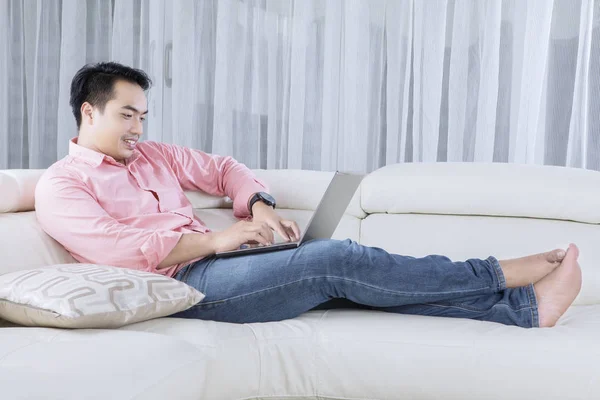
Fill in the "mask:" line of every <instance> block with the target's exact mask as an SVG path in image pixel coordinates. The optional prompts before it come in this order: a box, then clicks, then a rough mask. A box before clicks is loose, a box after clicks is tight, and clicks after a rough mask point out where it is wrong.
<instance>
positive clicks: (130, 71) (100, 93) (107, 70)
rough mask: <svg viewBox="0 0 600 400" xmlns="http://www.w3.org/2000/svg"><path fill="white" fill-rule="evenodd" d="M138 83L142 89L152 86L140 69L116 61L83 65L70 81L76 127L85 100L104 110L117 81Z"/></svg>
mask: <svg viewBox="0 0 600 400" xmlns="http://www.w3.org/2000/svg"><path fill="white" fill-rule="evenodd" d="M120 80H123V81H127V82H131V83H136V84H138V85H139V86H140V87H141V88H142V89H143V90H144V91H146V90H148V89H149V88H150V86H152V80H151V79H150V77H149V76H148V75H147V74H146V73H145V72H144V71H142V70H141V69H135V68H131V67H128V66H126V65H122V64H119V63H116V62H100V63H97V64H87V65H85V66H83V67H82V68H81V69H80V70H79V71H77V73H76V74H75V76H74V77H73V80H72V81H71V99H70V100H69V104H70V105H71V108H72V109H73V115H74V116H75V121H77V129H79V127H80V126H81V105H82V104H83V103H85V102H86V101H87V102H88V103H90V104H91V105H92V106H94V107H97V108H99V109H100V111H102V112H104V107H105V106H106V103H108V102H109V100H111V99H112V98H113V95H114V93H113V88H114V84H115V82H117V81H120Z"/></svg>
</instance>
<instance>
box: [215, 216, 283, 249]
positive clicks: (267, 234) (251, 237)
mask: <svg viewBox="0 0 600 400" xmlns="http://www.w3.org/2000/svg"><path fill="white" fill-rule="evenodd" d="M246 243H258V244H263V245H268V244H271V243H273V231H272V230H271V228H269V226H268V225H267V223H265V222H254V221H240V222H237V223H235V224H233V225H232V226H230V227H229V228H227V229H225V230H224V231H222V232H214V233H212V248H213V250H214V251H215V253H219V252H222V251H229V250H236V249H239V248H240V246H241V245H243V244H246Z"/></svg>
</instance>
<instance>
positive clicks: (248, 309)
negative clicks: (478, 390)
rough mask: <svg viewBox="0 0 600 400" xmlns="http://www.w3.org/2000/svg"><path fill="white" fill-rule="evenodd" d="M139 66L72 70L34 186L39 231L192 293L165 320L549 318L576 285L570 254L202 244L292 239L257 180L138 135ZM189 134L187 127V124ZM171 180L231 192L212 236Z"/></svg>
mask: <svg viewBox="0 0 600 400" xmlns="http://www.w3.org/2000/svg"><path fill="white" fill-rule="evenodd" d="M150 85H151V82H150V79H149V78H148V76H147V75H146V74H145V73H144V72H143V71H140V70H135V69H132V68H129V67H127V66H123V65H120V64H117V63H99V64H95V65H87V66H84V67H83V68H82V69H81V70H79V71H78V72H77V74H76V75H75V77H74V78H73V81H72V84H71V101H70V104H71V106H72V108H73V114H74V115H75V119H76V121H77V126H78V128H79V135H78V137H76V138H73V139H72V140H71V143H70V144H69V145H70V148H69V155H68V156H66V157H65V158H63V159H62V160H60V161H58V162H56V163H55V164H54V165H52V166H51V167H50V168H48V170H47V171H46V172H45V173H44V175H43V176H42V178H41V179H40V181H39V183H38V185H37V188H36V193H35V196H36V212H37V217H38V220H39V222H40V224H41V226H42V228H43V229H44V230H45V231H46V232H47V233H48V234H49V235H50V236H52V237H53V238H54V239H56V240H57V241H58V242H59V243H61V244H62V245H63V246H64V247H65V248H66V249H67V250H68V251H69V252H70V253H71V254H72V255H73V257H75V259H77V260H79V261H81V262H87V263H97V264H108V265H114V266H119V267H123V268H133V269H139V270H145V271H150V272H155V273H159V274H164V275H168V276H171V277H174V278H175V279H179V280H182V281H184V282H186V283H187V284H189V285H191V286H193V287H195V288H197V289H198V290H200V291H201V292H203V293H204V294H205V295H206V298H205V299H204V300H203V301H202V302H200V303H199V304H198V305H196V306H194V307H192V308H191V309H189V310H186V311H184V312H182V313H179V314H176V316H179V317H186V318H201V319H210V320H217V321H227V322H238V323H244V322H259V321H274V320H283V319H287V318H293V317H296V316H297V315H299V314H301V313H303V312H306V311H308V310H311V309H313V308H315V307H317V306H319V305H320V304H322V303H325V302H327V301H328V300H331V299H335V298H342V299H348V300H350V301H352V302H355V303H358V304H360V305H364V307H366V308H370V309H374V310H384V311H388V312H396V313H407V314H419V315H435V316H447V317H462V318H472V319H479V320H485V321H494V322H498V323H503V324H511V325H517V326H521V327H538V326H539V327H550V326H554V325H555V323H556V321H557V320H558V318H559V317H560V316H561V315H562V314H563V313H564V312H565V311H566V310H567V308H568V307H569V306H570V305H571V303H572V302H573V300H574V299H575V297H576V296H577V294H578V293H579V290H580V287H581V270H580V268H579V265H578V262H577V258H578V256H579V250H578V249H577V247H576V246H575V245H570V246H569V248H568V249H567V250H566V251H563V250H561V249H557V250H553V251H550V252H548V253H542V254H537V255H532V256H528V257H523V258H519V259H512V260H505V261H498V260H497V259H496V258H494V257H489V258H488V259H486V260H480V259H469V260H467V261H464V262H452V261H451V260H450V259H448V258H447V257H443V256H437V255H431V256H428V257H424V258H414V257H407V256H401V255H396V254H390V253H387V252H386V251H384V250H382V249H379V248H372V247H366V246H362V245H360V244H358V243H356V242H353V241H351V240H344V241H338V240H314V241H311V242H308V243H306V244H304V245H303V246H301V247H299V248H297V249H292V250H283V251H275V252H268V253H262V254H256V255H247V256H241V257H234V258H215V257H211V255H212V254H214V253H215V252H219V251H226V250H233V249H236V248H239V247H240V246H241V245H242V244H245V243H262V244H268V243H271V242H273V240H274V239H273V235H274V234H273V231H275V232H277V233H278V234H280V235H281V236H282V237H283V238H285V239H287V240H291V239H294V240H297V239H299V236H300V231H299V229H298V226H297V224H296V223H295V222H294V221H289V220H285V219H282V218H281V217H280V216H279V215H277V213H276V211H275V210H274V208H273V206H274V199H273V198H272V197H270V196H269V195H268V194H267V192H268V188H267V187H266V185H265V184H264V183H263V182H261V181H260V180H258V179H257V178H256V177H255V176H254V175H253V173H252V172H251V171H250V170H249V169H248V168H246V167H245V166H244V165H243V164H240V163H238V162H236V161H235V160H234V159H232V158H231V157H222V156H218V155H209V154H206V153H203V152H202V151H199V150H194V149H189V148H184V147H181V146H175V145H170V144H163V143H156V142H150V141H145V142H138V140H139V139H140V137H141V135H142V133H143V132H142V122H143V120H144V118H145V115H146V113H147V102H146V96H145V91H146V90H148V89H149V87H150ZM189 134H193V132H190V133H189ZM183 190H202V191H204V192H207V193H210V194H213V195H218V196H224V195H227V196H229V197H230V198H231V199H233V212H234V215H235V216H236V217H238V218H240V219H245V220H242V221H240V222H238V223H236V224H234V225H233V226H231V227H230V228H228V229H226V230H224V231H222V232H212V231H211V230H209V229H208V228H207V227H206V226H204V225H203V223H202V222H201V221H199V220H198V219H196V218H195V217H194V215H193V213H192V207H191V205H190V203H189V202H188V200H187V199H186V197H185V195H184V193H183Z"/></svg>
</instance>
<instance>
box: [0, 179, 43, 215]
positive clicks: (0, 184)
mask: <svg viewBox="0 0 600 400" xmlns="http://www.w3.org/2000/svg"><path fill="white" fill-rule="evenodd" d="M44 171H45V170H43V169H7V170H2V171H0V188H2V192H1V193H2V196H0V213H8V212H17V211H31V210H33V205H34V196H33V195H34V192H35V185H36V184H37V182H38V180H39V179H40V176H42V174H43V173H44Z"/></svg>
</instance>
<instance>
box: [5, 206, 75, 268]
mask: <svg viewBox="0 0 600 400" xmlns="http://www.w3.org/2000/svg"><path fill="white" fill-rule="evenodd" d="M0 197H1V196H0ZM75 262H77V261H76V260H75V259H74V258H73V257H72V256H71V254H69V252H68V251H67V250H66V249H65V248H64V247H63V246H61V245H60V243H58V242H57V241H56V240H54V239H52V238H51V237H50V236H48V234H46V232H44V231H43V230H42V228H41V227H40V225H39V223H38V221H37V219H36V217H35V212H34V211H27V212H16V213H4V214H1V213H0V274H5V273H8V272H14V271H21V270H25V269H31V268H38V267H43V266H46V265H53V264H67V263H75Z"/></svg>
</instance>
